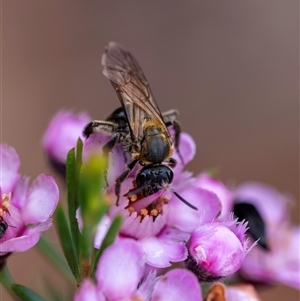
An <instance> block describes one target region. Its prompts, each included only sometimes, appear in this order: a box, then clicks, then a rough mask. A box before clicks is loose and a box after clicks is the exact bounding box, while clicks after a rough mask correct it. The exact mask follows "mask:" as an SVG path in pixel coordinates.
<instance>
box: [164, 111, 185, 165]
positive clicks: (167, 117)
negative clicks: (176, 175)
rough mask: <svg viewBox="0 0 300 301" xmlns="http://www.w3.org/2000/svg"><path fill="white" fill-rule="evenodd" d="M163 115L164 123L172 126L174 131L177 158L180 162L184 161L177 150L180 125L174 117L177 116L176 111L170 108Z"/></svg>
mask: <svg viewBox="0 0 300 301" xmlns="http://www.w3.org/2000/svg"><path fill="white" fill-rule="evenodd" d="M162 116H163V120H164V123H165V125H166V126H167V127H169V126H173V129H174V131H175V139H174V140H175V141H174V144H175V149H176V151H177V153H178V155H179V158H180V160H181V162H182V164H183V163H184V161H183V158H182V156H181V153H180V151H179V141H180V133H181V127H180V124H179V122H178V121H176V118H177V116H178V112H177V111H176V110H170V111H167V112H164V113H163V114H162Z"/></svg>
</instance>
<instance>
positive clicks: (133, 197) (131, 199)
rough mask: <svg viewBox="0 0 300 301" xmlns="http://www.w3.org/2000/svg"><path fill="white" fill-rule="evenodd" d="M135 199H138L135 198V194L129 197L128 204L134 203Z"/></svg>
mask: <svg viewBox="0 0 300 301" xmlns="http://www.w3.org/2000/svg"><path fill="white" fill-rule="evenodd" d="M137 199H138V198H137V195H136V194H134V195H131V196H130V197H129V200H130V202H135V201H136V200H137Z"/></svg>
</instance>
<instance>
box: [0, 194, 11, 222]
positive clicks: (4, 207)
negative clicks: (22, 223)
mask: <svg viewBox="0 0 300 301" xmlns="http://www.w3.org/2000/svg"><path fill="white" fill-rule="evenodd" d="M10 199H11V193H3V194H2V198H1V206H0V217H2V216H3V215H4V212H7V213H8V214H9V211H8V208H9V206H10Z"/></svg>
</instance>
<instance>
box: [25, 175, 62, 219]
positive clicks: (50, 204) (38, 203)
mask: <svg viewBox="0 0 300 301" xmlns="http://www.w3.org/2000/svg"><path fill="white" fill-rule="evenodd" d="M58 198H59V191H58V187H57V184H56V183H55V181H54V179H53V178H52V177H51V176H50V175H46V174H41V175H39V176H38V177H37V178H36V180H35V181H34V182H33V183H32V185H31V187H30V189H29V192H28V200H27V203H26V208H24V211H23V213H22V216H23V220H24V222H25V224H34V223H41V222H45V221H46V220H48V219H49V217H50V216H51V215H52V214H53V212H54V210H55V208H56V205H57V202H58Z"/></svg>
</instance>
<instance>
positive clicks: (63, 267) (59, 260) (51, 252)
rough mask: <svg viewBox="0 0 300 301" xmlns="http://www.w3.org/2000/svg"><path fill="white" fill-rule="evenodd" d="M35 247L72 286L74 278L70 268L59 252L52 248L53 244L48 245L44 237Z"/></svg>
mask: <svg viewBox="0 0 300 301" xmlns="http://www.w3.org/2000/svg"><path fill="white" fill-rule="evenodd" d="M37 247H38V248H39V249H40V251H41V252H42V253H43V254H44V255H45V256H46V257H47V258H48V259H49V260H50V261H51V262H52V263H53V264H54V265H55V266H56V268H57V269H58V270H59V271H60V272H61V273H62V275H63V276H65V278H66V279H67V280H68V281H69V282H70V283H71V284H74V277H73V275H72V273H71V270H70V267H69V266H68V264H67V262H66V261H65V259H64V258H63V257H62V255H61V254H60V253H59V251H58V250H57V249H56V248H54V246H53V244H52V243H50V242H49V241H48V240H47V239H46V238H45V237H44V236H41V238H40V240H39V242H38V243H37Z"/></svg>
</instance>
